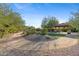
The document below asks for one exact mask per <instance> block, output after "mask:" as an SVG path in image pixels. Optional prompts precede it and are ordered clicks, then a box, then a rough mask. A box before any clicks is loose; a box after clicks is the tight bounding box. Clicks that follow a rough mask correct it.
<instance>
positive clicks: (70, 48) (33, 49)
mask: <svg viewBox="0 0 79 59" xmlns="http://www.w3.org/2000/svg"><path fill="white" fill-rule="evenodd" d="M0 55H2V56H4V55H6V56H46V55H47V56H59V55H61V56H62V55H66V56H67V55H68V56H69V55H71V56H75V55H76V56H78V55H79V44H78V39H76V38H71V37H68V36H67V37H52V39H51V38H50V37H48V36H42V35H29V36H17V37H16V38H15V37H14V38H11V39H10V41H9V40H8V41H4V42H0Z"/></svg>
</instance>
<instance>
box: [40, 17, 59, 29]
mask: <svg viewBox="0 0 79 59" xmlns="http://www.w3.org/2000/svg"><path fill="white" fill-rule="evenodd" d="M58 23H59V22H58V20H57V18H56V17H48V18H44V19H43V21H42V25H41V27H42V28H52V27H53V26H54V25H56V24H58Z"/></svg>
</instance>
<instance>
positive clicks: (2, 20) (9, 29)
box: [0, 4, 25, 37]
mask: <svg viewBox="0 0 79 59" xmlns="http://www.w3.org/2000/svg"><path fill="white" fill-rule="evenodd" d="M24 26H25V23H24V20H22V18H21V16H20V14H19V13H16V12H14V11H12V10H11V8H10V7H9V5H8V4H0V37H3V36H4V35H6V34H9V33H15V32H19V31H22V30H23V28H24Z"/></svg>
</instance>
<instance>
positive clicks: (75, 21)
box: [69, 12, 79, 31]
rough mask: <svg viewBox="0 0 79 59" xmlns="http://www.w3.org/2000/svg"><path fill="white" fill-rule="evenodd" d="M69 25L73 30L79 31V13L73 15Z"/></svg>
mask: <svg viewBox="0 0 79 59" xmlns="http://www.w3.org/2000/svg"><path fill="white" fill-rule="evenodd" d="M69 25H70V26H71V28H72V29H75V30H77V31H79V12H75V13H73V14H72V17H71V19H70V21H69Z"/></svg>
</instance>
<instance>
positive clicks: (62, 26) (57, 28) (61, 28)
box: [49, 23, 69, 32]
mask: <svg viewBox="0 0 79 59" xmlns="http://www.w3.org/2000/svg"><path fill="white" fill-rule="evenodd" d="M68 30H69V25H68V24H67V23H61V24H57V25H54V26H53V27H52V28H51V30H49V31H64V32H66V31H68Z"/></svg>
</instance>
